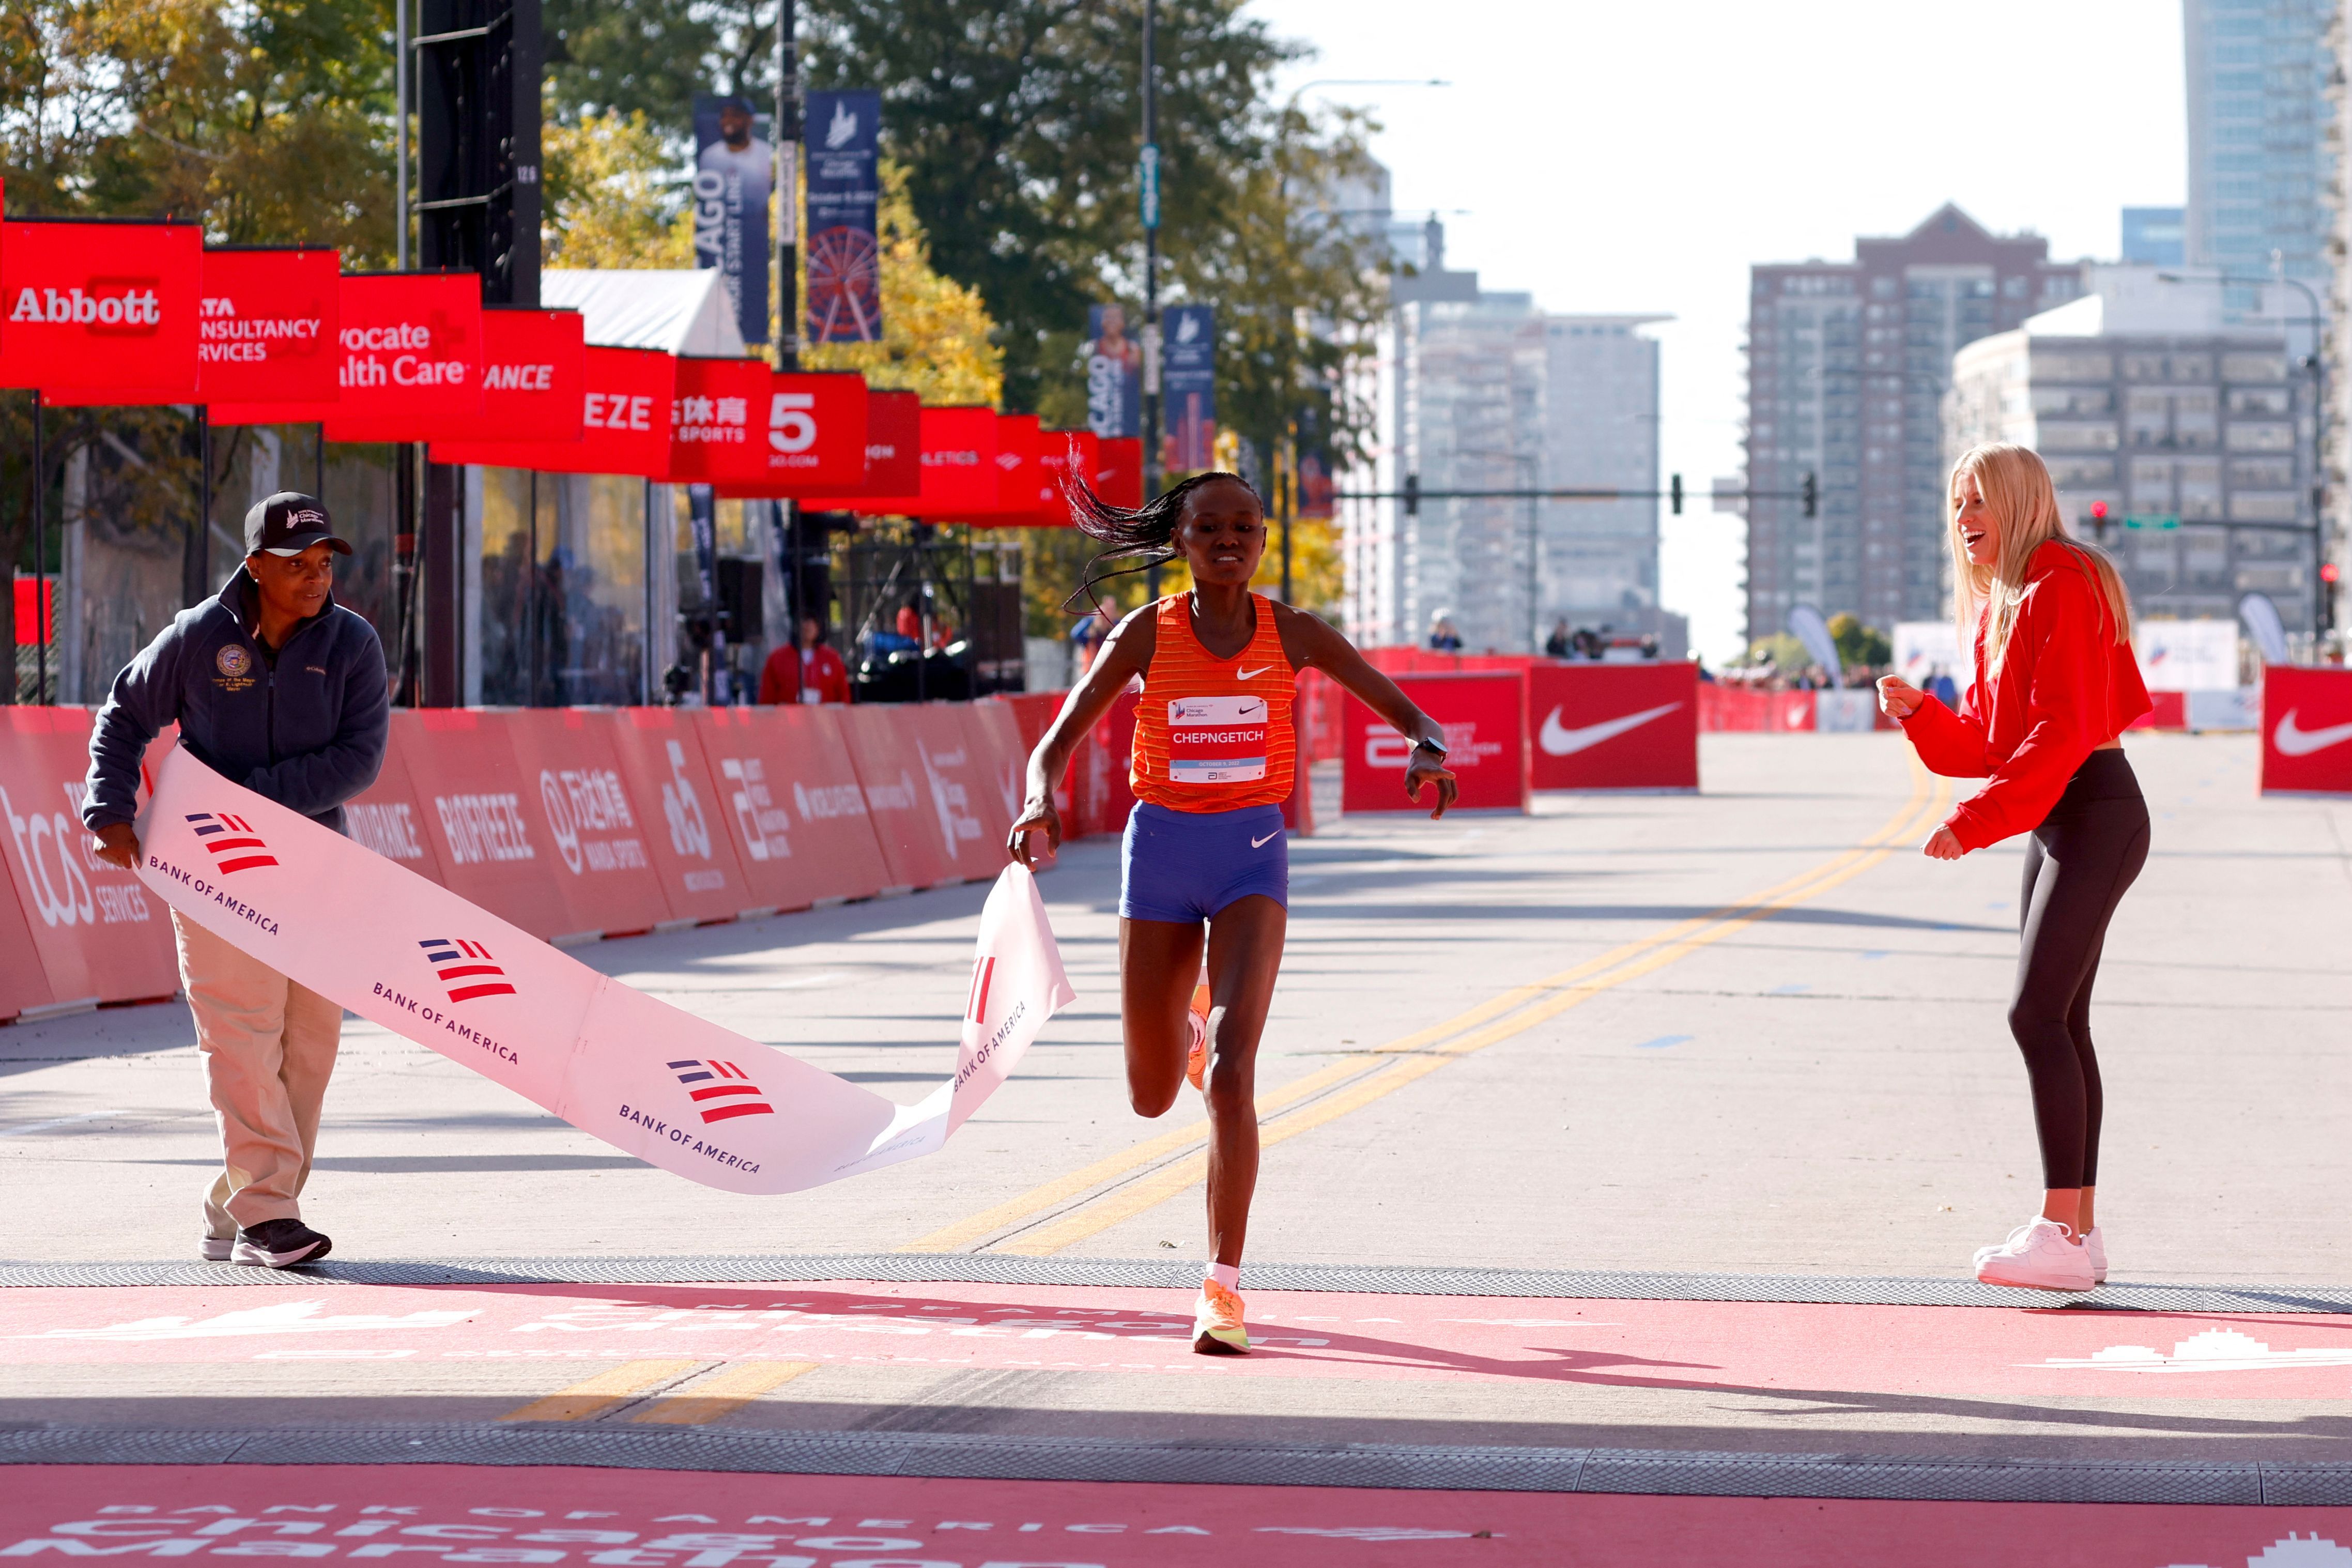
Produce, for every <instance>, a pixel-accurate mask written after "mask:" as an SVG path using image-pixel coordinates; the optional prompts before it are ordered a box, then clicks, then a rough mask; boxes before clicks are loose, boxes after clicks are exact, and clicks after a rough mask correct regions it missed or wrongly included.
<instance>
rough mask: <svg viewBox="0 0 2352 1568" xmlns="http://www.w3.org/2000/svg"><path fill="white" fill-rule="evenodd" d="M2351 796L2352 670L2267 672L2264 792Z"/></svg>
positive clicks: (2280, 669) (2284, 669)
mask: <svg viewBox="0 0 2352 1568" xmlns="http://www.w3.org/2000/svg"><path fill="white" fill-rule="evenodd" d="M2280 792H2290V793H2294V794H2298V795H2301V794H2315V793H2316V794H2325V795H2352V669H2336V668H2321V667H2317V666H2313V665H2277V664H2274V665H2272V666H2270V667H2269V668H2266V669H2264V670H2263V794H2264V795H2272V794H2277V793H2280Z"/></svg>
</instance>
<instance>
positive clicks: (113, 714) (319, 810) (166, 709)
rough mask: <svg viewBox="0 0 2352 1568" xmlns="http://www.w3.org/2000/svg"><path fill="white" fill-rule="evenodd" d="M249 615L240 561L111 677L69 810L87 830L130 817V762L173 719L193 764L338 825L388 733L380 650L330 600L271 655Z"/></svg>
mask: <svg viewBox="0 0 2352 1568" xmlns="http://www.w3.org/2000/svg"><path fill="white" fill-rule="evenodd" d="M260 615H261V600H260V589H259V588H258V587H257V586H256V584H255V583H254V581H253V578H252V576H251V574H248V573H247V571H246V569H245V568H244V567H242V566H240V567H238V568H237V569H236V575H235V576H233V577H231V578H230V579H229V580H228V584H227V585H226V587H224V588H222V589H221V591H220V594H219V596H217V597H215V598H211V599H207V600H205V602H204V603H203V604H201V605H197V606H196V607H195V608H194V609H192V610H183V611H181V612H180V614H179V615H178V616H176V617H174V618H173V622H172V624H171V625H170V626H166V627H164V628H163V630H162V631H161V632H159V633H157V634H156V636H155V640H154V641H153V642H151V643H149V644H148V645H147V646H146V647H145V648H144V649H142V651H141V652H140V655H139V657H138V658H134V659H132V660H131V663H130V664H129V665H128V666H126V667H125V668H124V669H123V671H122V673H121V674H120V675H118V676H116V677H115V678H114V689H113V690H112V691H111V692H110V693H109V694H108V696H107V699H106V705H105V706H104V707H102V708H100V710H98V719H97V721H96V722H95V723H94V724H93V725H92V726H91V728H90V734H89V795H87V796H86V797H85V798H84V800H83V802H82V808H81V818H82V821H83V823H84V824H85V825H86V826H89V829H90V830H91V831H92V832H96V831H97V830H98V829H100V828H101V827H104V826H108V825H109V824H110V823H116V822H129V821H131V819H132V818H133V817H135V816H137V815H138V806H137V802H138V795H139V759H140V758H141V757H142V755H144V754H145V752H146V751H147V743H148V742H150V741H152V740H153V739H154V738H155V734H156V731H159V730H161V729H163V726H165V725H166V724H170V723H173V722H175V721H176V722H177V723H178V724H179V726H180V743H181V744H182V745H184V746H185V747H187V748H188V750H189V752H191V753H193V754H194V757H195V759H196V760H197V761H198V762H200V763H204V764H205V766H206V767H208V768H211V769H212V770H213V771H214V772H215V773H219V774H221V775H222V776H223V777H225V778H229V779H234V780H235V781H236V782H237V783H238V784H243V785H244V786H245V787H246V788H247V789H249V790H252V791H253V792H254V793H255V794H257V795H267V796H268V797H269V798H270V799H271V800H274V801H276V802H277V803H278V805H283V806H287V807H289V808H290V809H292V810H295V811H299V812H300V813H301V814H302V815H303V816H308V817H310V818H311V819H312V820H313V821H316V822H320V823H324V824H325V825H326V826H329V827H331V828H334V829H335V830H336V831H337V832H341V831H342V826H343V802H345V801H347V800H349V799H351V798H352V796H353V795H358V794H360V793H362V791H364V790H365V789H366V788H367V787H368V785H370V784H373V783H374V782H375V775H376V773H377V772H378V771H379V770H381V769H382V768H383V748H384V742H385V741H386V739H387V738H388V737H389V735H390V733H391V730H392V704H391V700H390V693H389V689H388V686H387V682H386V681H385V679H384V665H383V645H382V644H381V643H379V642H377V641H376V636H375V628H374V627H373V626H369V625H368V624H367V621H366V619H365V618H364V617H363V616H357V615H354V614H352V612H351V611H349V610H346V609H344V608H343V607H342V606H341V605H338V604H336V603H335V602H334V600H333V599H332V598H329V599H328V601H327V605H326V608H324V609H322V610H320V612H319V613H318V614H317V615H315V616H310V617H308V618H307V619H305V620H302V621H300V622H299V623H297V624H296V626H295V627H294V629H293V630H292V631H290V632H289V633H288V634H287V637H286V645H285V647H281V648H279V649H278V654H277V658H275V659H274V660H273V659H272V658H269V657H268V656H267V654H266V653H265V652H264V650H263V648H262V646H261V640H260V638H259V637H258V636H257V630H258V627H259V624H260Z"/></svg>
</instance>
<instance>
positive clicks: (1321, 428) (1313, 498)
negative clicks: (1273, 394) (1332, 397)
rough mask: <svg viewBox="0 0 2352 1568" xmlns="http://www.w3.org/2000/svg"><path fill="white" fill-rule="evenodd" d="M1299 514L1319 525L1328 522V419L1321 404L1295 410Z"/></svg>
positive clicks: (1330, 490) (1329, 476)
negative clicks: (1296, 417) (1296, 416)
mask: <svg viewBox="0 0 2352 1568" xmlns="http://www.w3.org/2000/svg"><path fill="white" fill-rule="evenodd" d="M1295 446H1296V450H1297V454H1298V458H1297V461H1298V515H1299V516H1300V517H1301V518H1303V519H1311V520H1313V521H1318V522H1328V521H1331V493H1332V489H1333V484H1332V471H1331V429H1330V417H1329V415H1328V411H1327V409H1326V407H1325V406H1324V405H1322V404H1320V403H1314V402H1310V403H1308V404H1307V405H1306V406H1305V407H1304V408H1301V409H1300V410H1299V411H1298V436H1297V441H1296V443H1295Z"/></svg>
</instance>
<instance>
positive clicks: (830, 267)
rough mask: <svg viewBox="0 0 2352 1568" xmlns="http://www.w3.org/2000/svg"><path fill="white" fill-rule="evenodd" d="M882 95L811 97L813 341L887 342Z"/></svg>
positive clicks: (810, 283) (810, 303)
mask: <svg viewBox="0 0 2352 1568" xmlns="http://www.w3.org/2000/svg"><path fill="white" fill-rule="evenodd" d="M881 132H882V95H881V94H880V93H878V92H871V91H864V92H813V93H810V94H809V95H808V113H807V115H806V116H805V120H804V130H803V135H805V136H806V137H807V139H808V339H809V342H813V343H870V342H875V341H876V340H877V339H879V338H880V337H881V336H882V268H881V261H880V253H879V252H878V251H877V248H876V246H875V238H874V226H875V212H876V208H877V206H878V205H880V202H881V199H882V163H881V159H882V142H881Z"/></svg>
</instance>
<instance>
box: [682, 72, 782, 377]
mask: <svg viewBox="0 0 2352 1568" xmlns="http://www.w3.org/2000/svg"><path fill="white" fill-rule="evenodd" d="M771 126H772V121H771V117H770V116H768V115H765V114H761V113H759V112H758V111H757V110H754V109H752V107H751V100H750V99H747V98H736V97H730V98H717V97H713V96H711V95H710V94H709V93H703V94H699V95H698V96H697V97H696V98H695V100H694V264H695V266H696V267H698V268H711V267H716V268H719V279H720V282H721V285H722V286H723V287H724V288H725V289H726V290H727V299H728V301H729V303H730V304H731V305H733V306H734V308H735V322H736V326H737V328H738V329H739V330H740V331H741V332H742V334H743V341H744V342H746V343H764V342H767V341H768V196H769V194H770V192H771V191H772V189H773V187H774V184H775V178H776V150H775V148H774V146H773V145H772V141H773V137H772V130H771Z"/></svg>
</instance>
